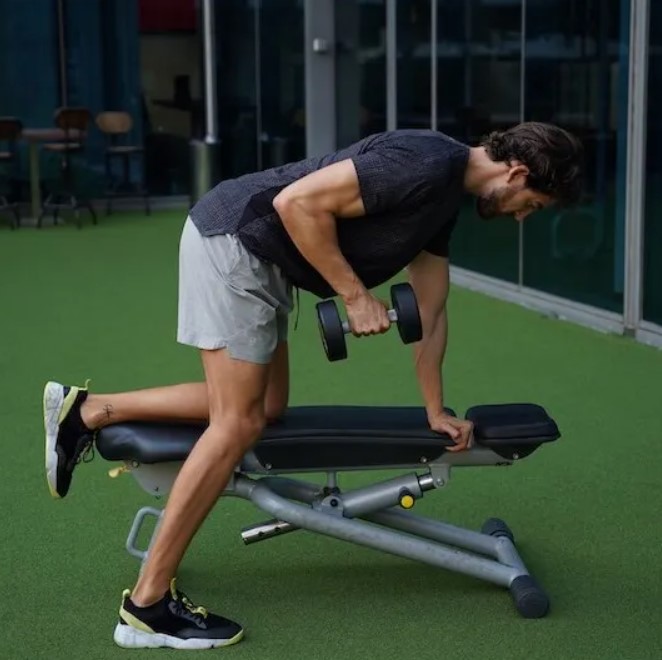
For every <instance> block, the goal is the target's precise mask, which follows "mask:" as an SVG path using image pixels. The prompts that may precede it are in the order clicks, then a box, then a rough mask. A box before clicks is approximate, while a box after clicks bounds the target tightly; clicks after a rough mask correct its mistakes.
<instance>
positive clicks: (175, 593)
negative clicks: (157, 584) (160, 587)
mask: <svg viewBox="0 0 662 660" xmlns="http://www.w3.org/2000/svg"><path fill="white" fill-rule="evenodd" d="M170 592H171V595H172V597H173V600H175V601H177V602H178V603H181V605H183V606H184V608H185V609H186V610H188V611H189V612H190V613H191V614H198V615H200V616H202V617H203V618H205V619H206V618H207V614H208V612H207V610H206V609H205V608H204V607H199V606H197V605H194V604H193V603H192V602H191V599H190V598H189V597H188V596H187V595H186V594H185V593H184V592H183V591H180V590H179V589H177V586H176V581H175V579H174V578H173V580H172V581H171V583H170Z"/></svg>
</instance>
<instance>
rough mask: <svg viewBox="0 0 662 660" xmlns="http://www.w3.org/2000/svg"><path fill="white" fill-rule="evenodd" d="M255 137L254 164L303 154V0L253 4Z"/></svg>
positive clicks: (265, 164)
mask: <svg viewBox="0 0 662 660" xmlns="http://www.w3.org/2000/svg"><path fill="white" fill-rule="evenodd" d="M257 9H258V11H259V16H258V22H257V25H258V29H259V39H258V44H259V53H258V60H259V62H260V67H259V77H260V88H259V104H258V107H259V114H258V118H257V119H258V125H257V130H258V134H259V141H260V145H261V146H260V156H259V160H258V164H257V165H258V168H259V169H264V168H266V167H275V166H276V165H283V164H284V163H287V162H290V161H294V160H300V159H302V158H305V157H306V135H305V107H306V99H305V94H304V56H303V43H304V42H303V11H304V9H303V3H302V2H299V1H298V0H261V1H258V2H257Z"/></svg>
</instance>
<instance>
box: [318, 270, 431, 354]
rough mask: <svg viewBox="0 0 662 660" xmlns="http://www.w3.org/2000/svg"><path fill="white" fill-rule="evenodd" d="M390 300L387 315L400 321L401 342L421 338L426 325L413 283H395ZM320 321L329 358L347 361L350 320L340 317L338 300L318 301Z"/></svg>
mask: <svg viewBox="0 0 662 660" xmlns="http://www.w3.org/2000/svg"><path fill="white" fill-rule="evenodd" d="M391 303H392V304H393V308H392V309H389V310H388V318H389V320H390V321H391V324H393V323H395V324H397V326H398V332H399V333H400V339H402V342H403V343H404V344H411V343H412V342H415V341H420V339H421V337H422V336H423V328H422V326H421V316H420V314H419V313H418V302H417V301H416V294H415V293H414V290H413V289H412V287H411V285H409V284H407V283H406V282H401V283H399V284H394V285H393V286H392V287H391ZM317 320H318V323H319V331H320V336H321V337H322V344H323V346H324V351H325V352H326V357H327V358H328V359H329V360H330V361H331V362H335V361H336V360H344V359H345V358H346V357H347V342H346V341H345V335H346V334H349V333H350V332H351V331H352V330H351V328H350V325H349V322H348V321H342V320H341V318H340V313H339V312H338V307H337V305H336V302H335V300H323V301H322V302H320V303H317Z"/></svg>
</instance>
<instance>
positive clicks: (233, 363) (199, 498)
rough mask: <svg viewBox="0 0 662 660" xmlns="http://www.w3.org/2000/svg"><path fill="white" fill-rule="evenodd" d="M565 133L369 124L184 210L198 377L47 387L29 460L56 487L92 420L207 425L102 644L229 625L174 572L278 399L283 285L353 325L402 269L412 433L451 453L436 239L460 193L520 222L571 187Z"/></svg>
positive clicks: (184, 317)
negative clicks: (419, 418) (412, 341)
mask: <svg viewBox="0 0 662 660" xmlns="http://www.w3.org/2000/svg"><path fill="white" fill-rule="evenodd" d="M581 153H582V149H581V145H580V144H579V142H578V141H577V140H576V139H575V138H574V137H572V136H571V135H570V134H568V133H567V132H565V131H564V130H562V129H560V128H557V127H555V126H552V125H547V124H541V123H524V124H521V125H519V126H515V127H513V128H511V129H509V130H507V131H503V132H494V133H492V134H490V135H489V136H488V137H487V138H486V139H485V141H484V142H483V143H482V144H481V145H480V146H479V147H473V148H470V147H467V146H466V145H464V144H461V143H459V142H457V141H455V140H453V139H451V138H449V137H448V136H445V135H443V134H442V133H438V132H435V131H428V130H401V131H392V132H386V133H381V134H378V135H373V136H370V137H368V138H365V139H363V140H361V141H360V142H358V143H356V144H354V145H352V146H350V147H347V148H346V149H342V150H340V151H338V152H336V153H333V154H330V155H328V156H325V157H323V158H313V159H307V160H304V161H301V162H297V163H292V164H289V165H285V166H282V167H277V168H274V169H271V170H267V171H264V172H259V173H255V174H250V175H247V176H243V177H240V178H238V179H234V180H229V181H224V182H222V183H220V184H219V185H218V186H216V187H215V188H214V189H213V190H211V191H210V192H209V193H207V195H205V196H204V197H203V198H202V199H201V200H200V201H199V202H198V204H197V205H196V206H195V207H194V208H193V209H192V210H191V214H190V218H188V219H187V222H186V224H185V226H184V230H183V234H182V238H181V245H180V279H179V318H178V341H180V342H182V343H184V344H188V345H191V346H194V347H197V348H198V349H199V350H200V351H201V356H202V363H203V366H204V372H205V381H206V382H205V383H190V384H183V385H176V386H172V387H165V388H158V389H149V390H142V391H137V392H129V393H120V394H110V395H102V394H95V395H93V394H89V393H88V391H87V389H86V388H77V387H66V386H63V385H60V384H57V383H52V382H51V383H49V384H48V385H47V386H46V390H45V393H44V404H45V406H44V407H45V427H46V468H47V476H48V483H49V486H50V489H51V493H52V494H53V495H54V496H56V497H64V496H65V495H66V494H67V491H68V490H69V485H70V482H71V477H72V472H73V469H74V467H75V465H76V464H77V462H79V460H80V458H81V455H82V454H83V452H84V451H85V450H86V449H87V447H88V446H89V445H90V444H91V442H92V440H93V433H94V431H95V430H97V429H100V428H102V427H103V426H105V425H108V424H114V423H119V422H125V421H128V420H143V421H150V420H159V421H172V422H175V421H186V420H196V421H200V420H203V421H205V422H208V426H207V428H206V430H205V432H204V433H203V434H202V436H201V437H200V439H199V440H198V442H197V444H196V445H195V447H194V449H193V450H192V452H191V454H190V456H189V457H188V459H187V460H186V462H185V463H184V465H183V467H182V469H181V471H180V473H179V476H178V478H177V480H176V482H175V484H174V487H173V489H172V492H171V495H170V498H169V501H168V504H167V506H166V509H165V515H164V518H163V521H162V524H161V527H160V530H159V533H158V535H157V538H156V540H155V543H154V545H153V547H152V550H151V552H150V556H149V560H148V561H147V563H146V565H145V567H144V571H143V573H142V575H141V576H140V578H139V579H138V582H137V584H136V585H135V588H134V589H133V590H132V591H125V592H124V594H123V599H122V605H121V608H120V620H119V623H118V624H117V627H116V629H115V641H116V642H117V643H118V644H119V645H120V646H124V647H132V648H139V647H154V646H170V647H174V648H203V647H204V648H208V647H210V646H223V645H228V644H232V643H234V642H237V641H239V640H240V639H241V637H242V635H243V631H242V628H241V626H239V625H238V624H236V623H234V622H232V621H230V620H228V619H225V618H223V617H221V616H217V615H214V614H211V613H209V612H207V611H206V610H205V609H204V608H200V607H195V606H194V605H193V604H192V603H191V602H190V601H189V600H188V598H186V596H185V595H184V594H182V593H181V592H180V591H178V590H177V588H176V585H175V581H174V577H175V574H176V571H177V567H178V566H179V563H180V561H181V559H182V557H183V555H184V552H185V550H186V548H187V546H188V544H189V543H190V541H191V539H192V537H193V535H194V534H195V533H196V531H197V529H198V528H199V526H200V524H201V523H202V521H203V520H204V518H205V517H206V515H207V514H208V512H209V511H210V509H211V508H212V506H213V505H214V503H215V502H216V500H217V498H218V497H219V495H220V493H221V492H222V491H223V489H224V487H225V486H226V484H227V482H228V480H229V478H230V476H231V474H232V471H233V469H234V468H235V466H236V465H237V464H238V463H239V462H240V460H241V458H242V456H243V454H244V453H245V452H246V451H247V450H248V449H249V447H250V446H251V445H252V444H253V443H254V442H255V441H256V440H257V439H258V438H259V437H260V434H261V432H262V430H263V428H264V426H265V424H267V423H268V422H269V421H270V420H273V419H276V418H278V417H279V416H280V415H281V413H282V412H283V411H284V409H285V407H286V406H287V399H288V388H289V387H288V386H289V380H288V379H289V376H288V353H287V319H288V313H289V312H290V310H291V307H292V303H291V290H292V287H294V286H296V287H300V288H301V289H304V290H307V291H310V292H312V293H314V294H316V295H318V296H320V297H326V296H332V295H337V296H339V297H340V298H341V299H342V300H343V302H344V305H345V308H346V310H347V315H348V320H349V323H350V326H351V328H352V331H353V333H354V334H355V335H359V336H365V335H371V334H376V333H381V332H384V331H385V330H386V329H387V328H388V327H389V319H388V316H387V312H386V309H385V307H384V305H383V304H382V303H381V302H379V301H378V300H377V299H376V298H375V297H373V295H372V294H371V293H370V289H371V288H372V287H374V286H376V285H378V284H380V283H382V282H384V281H386V280H388V279H389V278H390V277H392V276H393V275H395V274H396V273H398V272H399V271H400V270H401V269H403V268H405V267H406V268H407V270H408V273H409V278H410V281H411V284H412V286H413V288H414V291H415V293H416V296H417V299H418V302H419V306H420V313H421V319H422V323H423V337H422V340H421V341H420V342H418V343H417V344H416V345H415V348H414V355H415V367H416V373H417V377H418V381H419V383H420V388H421V393H422V397H423V400H424V403H425V409H426V411H427V419H428V422H429V425H430V427H431V428H432V429H433V430H435V431H438V432H440V433H446V434H448V435H449V436H450V437H451V438H452V439H453V441H454V443H455V446H453V447H452V448H451V449H449V451H462V450H464V449H466V448H467V447H468V446H469V444H470V441H471V434H472V428H471V425H470V423H469V422H467V421H464V420H460V419H456V418H454V417H450V416H448V415H446V414H445V413H444V408H443V389H442V378H441V370H440V366H441V365H442V362H443V358H444V353H445V348H446V328H447V318H446V298H447V295H448V243H449V238H450V235H451V232H452V229H453V227H454V225H455V222H456V218H457V214H458V210H459V208H460V205H461V202H462V200H463V197H464V195H465V194H466V193H468V194H470V195H473V196H474V197H475V198H476V202H477V210H478V213H479V215H480V216H481V217H483V218H485V219H487V218H493V217H496V216H498V215H507V216H512V217H514V218H515V219H516V220H517V221H522V220H524V218H526V217H527V216H528V215H529V214H530V213H532V212H533V211H535V210H537V209H541V208H544V207H547V206H550V205H551V204H569V203H573V202H575V201H576V200H577V199H578V197H579V194H580V190H581V182H580V174H581Z"/></svg>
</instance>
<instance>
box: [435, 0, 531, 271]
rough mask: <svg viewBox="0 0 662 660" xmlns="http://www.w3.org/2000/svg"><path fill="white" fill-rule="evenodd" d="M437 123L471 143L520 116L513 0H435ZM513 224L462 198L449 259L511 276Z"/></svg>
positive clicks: (515, 247) (515, 250) (516, 4)
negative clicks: (482, 214)
mask: <svg viewBox="0 0 662 660" xmlns="http://www.w3.org/2000/svg"><path fill="white" fill-rule="evenodd" d="M437 3H438V9H437V11H438V21H437V127H438V129H439V130H440V131H443V132H444V133H447V134H449V135H452V136H453V137H455V138H457V139H459V140H462V141H463V142H465V143H467V144H470V145H472V146H475V145H477V144H479V143H480V140H481V138H482V137H483V136H484V135H486V134H487V133H489V132H490V131H491V130H495V129H502V128H506V127H508V126H512V125H513V124H516V123H517V122H518V121H519V117H520V73H521V66H520V61H521V31H520V26H521V3H520V1H519V0H515V1H513V0H501V1H495V0H467V1H466V2H465V1H464V0H437ZM518 255H519V229H518V227H517V225H516V223H515V222H512V221H508V220H496V221H491V222H486V221H484V220H481V219H480V218H479V217H478V215H477V214H476V213H475V211H474V204H473V201H470V200H469V199H467V202H466V204H465V206H464V208H463V209H462V211H461V213H460V220H459V222H458V224H457V227H456V229H455V231H454V233H453V239H452V243H451V261H452V263H453V264H454V265H457V266H461V267H463V268H467V269H470V270H473V271H477V272H480V273H483V274H486V275H490V276H492V277H497V278H499V279H503V280H509V281H511V282H516V281H517V280H518V277H519V265H518V264H519V257H518Z"/></svg>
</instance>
